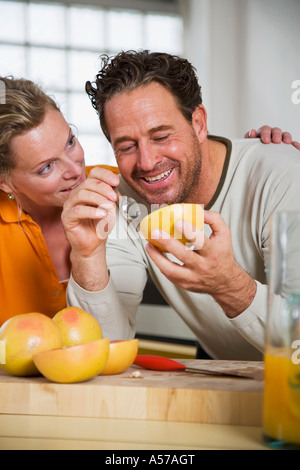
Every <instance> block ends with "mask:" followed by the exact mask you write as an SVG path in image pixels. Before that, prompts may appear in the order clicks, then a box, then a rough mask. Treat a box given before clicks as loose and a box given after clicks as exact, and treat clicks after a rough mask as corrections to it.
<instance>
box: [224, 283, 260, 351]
mask: <svg viewBox="0 0 300 470" xmlns="http://www.w3.org/2000/svg"><path fill="white" fill-rule="evenodd" d="M256 284H257V291H256V295H255V297H254V299H253V301H252V303H251V304H250V306H249V307H248V308H247V309H246V310H245V311H244V312H243V313H241V314H240V315H238V316H237V317H235V318H232V319H231V320H230V322H231V324H233V325H234V326H235V328H236V329H237V330H238V331H239V333H240V334H241V336H242V337H243V338H244V339H245V340H247V341H248V342H249V343H250V344H252V346H254V347H255V348H256V349H258V350H259V351H261V352H264V349H265V330H266V323H267V298H268V286H266V285H263V284H261V283H260V282H257V281H256Z"/></svg>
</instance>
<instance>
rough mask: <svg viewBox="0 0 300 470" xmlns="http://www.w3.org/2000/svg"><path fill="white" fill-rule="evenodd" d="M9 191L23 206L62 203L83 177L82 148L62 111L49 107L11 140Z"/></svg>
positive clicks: (55, 205)
mask: <svg viewBox="0 0 300 470" xmlns="http://www.w3.org/2000/svg"><path fill="white" fill-rule="evenodd" d="M12 152H13V154H14V157H15V161H16V167H15V168H14V169H13V170H12V172H11V179H10V182H11V185H12V193H15V194H17V196H18V198H19V199H20V202H21V205H22V207H23V209H24V210H28V211H29V212H30V208H34V207H36V206H39V207H40V206H49V207H53V206H54V207H62V206H63V204H64V202H65V201H66V199H67V198H68V197H69V195H70V193H71V191H72V190H73V189H74V188H75V187H76V186H77V185H78V184H80V183H81V182H82V181H83V180H84V179H85V163H84V152H83V149H82V147H81V145H80V144H79V142H78V140H77V139H76V137H75V136H74V134H73V132H72V130H71V129H70V126H69V125H68V124H67V122H66V121H65V119H64V117H63V115H62V114H61V113H60V112H59V111H57V110H55V109H51V108H49V109H48V110H47V111H46V114H45V118H44V120H43V122H42V123H41V124H40V125H39V126H37V127H35V128H33V129H31V130H30V131H27V132H25V133H23V134H21V135H18V136H16V137H14V138H13V140H12Z"/></svg>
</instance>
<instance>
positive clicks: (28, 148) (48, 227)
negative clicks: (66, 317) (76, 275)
mask: <svg viewBox="0 0 300 470" xmlns="http://www.w3.org/2000/svg"><path fill="white" fill-rule="evenodd" d="M0 80H2V81H3V82H4V84H5V90H6V96H5V103H4V104H0V250H1V251H0V326H1V325H2V324H3V323H4V321H6V320H7V319H8V318H10V317H12V316H14V315H17V314H21V313H26V312H40V313H44V314H46V315H48V316H50V317H53V316H54V315H55V313H56V312H58V311H59V310H61V309H62V308H64V307H65V306H66V295H65V294H66V287H67V282H68V279H69V276H70V270H71V266H70V258H69V254H70V246H69V244H68V242H67V239H66V237H65V233H64V230H63V226H62V223H61V212H62V207H63V205H64V202H65V201H66V199H67V198H68V197H69V195H70V193H71V191H72V190H73V189H74V188H76V187H77V186H78V185H79V184H80V183H81V182H82V181H83V180H84V179H85V177H86V173H87V172H88V170H89V169H88V168H87V169H86V168H85V162H84V152H83V149H82V147H81V145H80V143H79V142H78V140H77V138H76V137H75V136H74V134H73V132H72V129H71V128H70V126H69V125H68V124H67V122H66V121H65V119H64V117H63V115H62V114H61V112H60V110H59V108H58V106H57V104H56V103H55V102H54V100H53V99H52V98H50V97H49V96H47V95H46V94H45V93H44V92H43V91H42V90H41V89H40V88H39V87H38V86H37V85H35V84H34V83H32V82H31V81H29V80H25V79H19V80H14V79H13V78H1V77H0ZM263 132H264V133H265V132H266V134H265V135H267V137H270V133H271V129H270V128H267V129H266V128H265V129H262V133H263ZM252 136H253V135H252ZM254 136H255V135H254ZM287 139H290V136H289V135H288V136H287ZM115 171H117V169H115Z"/></svg>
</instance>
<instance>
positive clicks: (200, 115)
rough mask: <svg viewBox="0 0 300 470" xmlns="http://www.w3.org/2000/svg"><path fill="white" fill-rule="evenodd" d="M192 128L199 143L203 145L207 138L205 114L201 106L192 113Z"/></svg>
mask: <svg viewBox="0 0 300 470" xmlns="http://www.w3.org/2000/svg"><path fill="white" fill-rule="evenodd" d="M192 126H193V129H194V131H195V133H196V135H197V137H198V139H199V142H200V143H203V142H204V141H205V140H206V137H207V112H206V109H205V107H204V106H203V105H202V104H199V105H198V106H197V108H196V109H195V111H194V112H193V116H192Z"/></svg>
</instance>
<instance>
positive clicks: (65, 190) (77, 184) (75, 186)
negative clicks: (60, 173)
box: [62, 181, 81, 193]
mask: <svg viewBox="0 0 300 470" xmlns="http://www.w3.org/2000/svg"><path fill="white" fill-rule="evenodd" d="M80 183H81V181H78V183H76V184H74V186H72V187H71V188H68V189H63V190H62V192H63V193H65V192H68V191H73V189H75V188H77V186H79V185H80Z"/></svg>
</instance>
